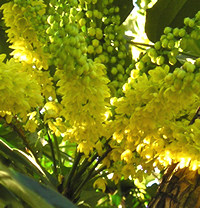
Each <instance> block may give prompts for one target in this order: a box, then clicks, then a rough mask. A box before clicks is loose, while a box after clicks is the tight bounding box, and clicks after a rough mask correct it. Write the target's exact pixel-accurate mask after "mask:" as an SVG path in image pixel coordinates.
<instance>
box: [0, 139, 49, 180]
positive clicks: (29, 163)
mask: <svg viewBox="0 0 200 208" xmlns="http://www.w3.org/2000/svg"><path fill="white" fill-rule="evenodd" d="M1 154H3V155H4V157H6V159H8V160H10V161H11V162H12V163H13V165H14V167H16V168H17V169H18V170H20V171H22V172H23V173H27V171H28V172H29V173H35V174H36V175H38V176H39V178H40V179H41V180H42V181H43V182H45V183H46V184H49V181H48V179H47V176H46V174H45V173H44V172H43V170H42V169H41V167H40V166H39V164H37V163H36V162H35V161H34V159H33V158H31V157H30V156H28V155H27V154H26V153H24V152H22V151H20V150H18V149H14V148H11V147H9V146H8V144H6V143H5V142H3V141H2V140H1V139H0V155H1Z"/></svg>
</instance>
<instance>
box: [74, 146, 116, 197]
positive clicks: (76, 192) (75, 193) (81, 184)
mask: <svg viewBox="0 0 200 208" xmlns="http://www.w3.org/2000/svg"><path fill="white" fill-rule="evenodd" d="M111 150H112V148H111V147H109V149H108V150H107V151H106V152H105V153H104V154H103V155H102V156H101V158H99V160H98V161H97V162H96V164H95V165H94V166H93V167H92V168H91V170H90V171H89V173H88V175H87V176H86V178H85V179H84V180H83V181H82V182H81V183H80V185H79V186H78V188H77V189H76V191H75V192H74V194H73V199H74V200H76V198H77V197H78V195H79V192H80V190H81V189H82V188H83V186H84V185H85V183H87V181H88V180H89V179H90V178H91V175H92V173H93V171H94V170H95V168H96V167H97V166H98V164H99V163H100V162H101V161H102V160H103V159H104V158H105V157H106V156H107V154H108V153H109V152H110V151H111Z"/></svg>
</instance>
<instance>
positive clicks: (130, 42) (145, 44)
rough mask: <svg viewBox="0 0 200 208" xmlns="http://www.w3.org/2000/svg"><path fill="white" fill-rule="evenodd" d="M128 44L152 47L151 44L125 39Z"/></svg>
mask: <svg viewBox="0 0 200 208" xmlns="http://www.w3.org/2000/svg"><path fill="white" fill-rule="evenodd" d="M127 42H128V43H129V44H132V45H140V46H145V47H151V48H152V47H154V45H152V44H147V43H140V42H134V41H127Z"/></svg>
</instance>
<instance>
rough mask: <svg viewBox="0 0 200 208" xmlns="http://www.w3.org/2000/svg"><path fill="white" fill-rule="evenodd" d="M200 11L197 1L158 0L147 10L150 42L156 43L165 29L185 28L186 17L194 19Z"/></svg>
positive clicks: (199, 2) (199, 3)
mask: <svg viewBox="0 0 200 208" xmlns="http://www.w3.org/2000/svg"><path fill="white" fill-rule="evenodd" d="M199 10H200V1H197V0H158V1H157V3H156V4H155V5H154V6H153V7H152V8H151V9H147V14H146V24H145V31H146V33H147V36H148V38H149V40H151V41H152V42H156V41H158V40H159V39H160V36H161V35H162V34H163V30H164V28H165V27H167V26H169V27H173V28H175V27H183V25H184V24H183V20H184V18H185V17H194V16H195V14H196V13H197V12H198V11H199Z"/></svg>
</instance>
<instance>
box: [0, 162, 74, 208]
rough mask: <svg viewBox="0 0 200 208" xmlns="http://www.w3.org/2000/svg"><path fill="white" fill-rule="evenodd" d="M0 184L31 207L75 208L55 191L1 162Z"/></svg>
mask: <svg viewBox="0 0 200 208" xmlns="http://www.w3.org/2000/svg"><path fill="white" fill-rule="evenodd" d="M0 184H2V185H3V186H4V187H5V188H6V189H8V190H9V191H10V192H12V193H13V194H14V195H16V196H17V197H18V198H19V199H20V200H23V201H24V202H25V203H27V204H28V205H29V206H30V207H33V208H41V207H42V208H54V207H56V208H76V206H75V205H73V204H72V203H71V202H70V201H69V200H68V199H67V198H65V197H63V196H62V195H61V194H59V193H58V192H57V191H55V190H53V189H51V188H49V187H47V186H44V185H41V184H39V183H38V182H37V181H34V180H33V179H31V178H29V177H27V176H25V175H23V174H21V173H18V172H16V171H14V170H12V171H10V170H9V169H8V168H6V167H5V166H3V165H1V164H0Z"/></svg>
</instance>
